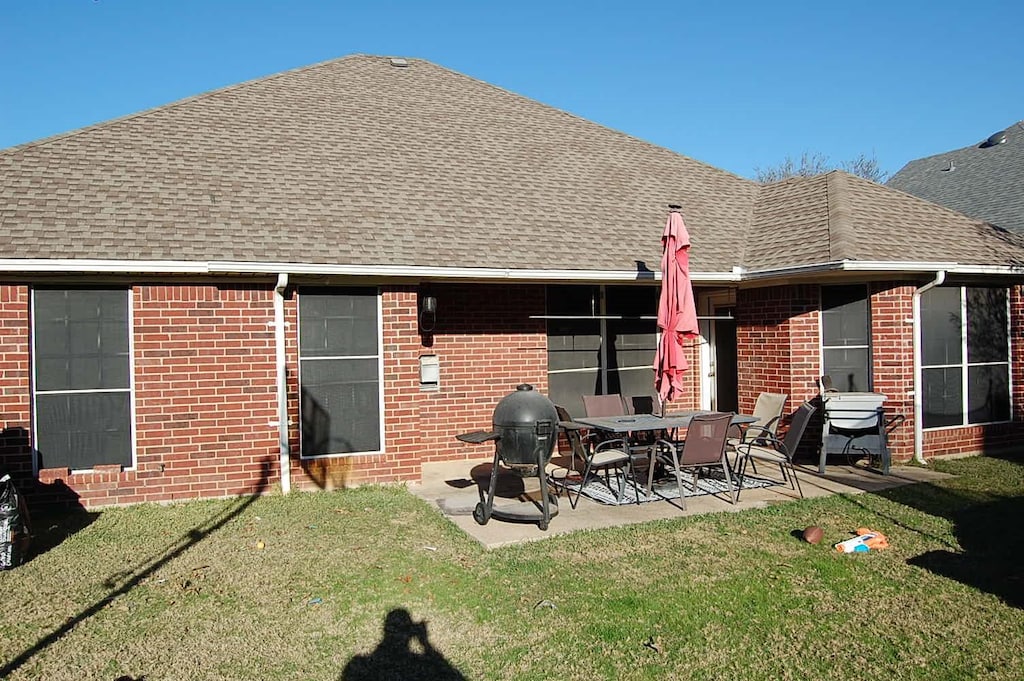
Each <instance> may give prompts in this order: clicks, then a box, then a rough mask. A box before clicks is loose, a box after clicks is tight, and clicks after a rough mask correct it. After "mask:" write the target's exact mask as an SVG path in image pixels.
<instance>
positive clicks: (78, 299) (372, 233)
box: [0, 55, 1024, 507]
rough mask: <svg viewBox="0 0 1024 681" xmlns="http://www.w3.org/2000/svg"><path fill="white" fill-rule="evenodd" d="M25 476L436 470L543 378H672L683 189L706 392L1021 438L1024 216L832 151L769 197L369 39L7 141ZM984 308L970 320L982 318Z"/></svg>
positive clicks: (230, 484) (941, 446) (6, 284)
mask: <svg viewBox="0 0 1024 681" xmlns="http://www.w3.org/2000/svg"><path fill="white" fill-rule="evenodd" d="M0 173H2V177H3V182H2V183H0V244H2V252H0V311H2V314H3V324H0V334H2V336H3V344H2V346H0V347H2V348H3V358H2V366H3V372H2V374H0V386H2V392H0V400H2V403H0V413H2V415H3V420H4V431H3V437H2V440H0V467H3V468H6V469H8V470H10V471H11V472H12V473H13V474H14V475H15V476H17V477H18V478H19V479H20V480H22V481H23V482H25V483H26V484H28V483H32V489H31V490H30V493H31V494H34V495H35V496H36V498H39V499H52V498H56V497H60V496H62V495H64V496H68V495H70V496H72V497H75V498H77V499H78V500H79V501H80V503H82V504H85V505H87V506H92V507H98V506H103V505H110V504H130V503H136V502H142V501H168V500H177V499H187V498H196V497H216V496H226V495H235V494H244V493H251V492H260V491H265V490H272V489H280V490H283V491H288V490H291V489H319V488H332V487H338V486H343V485H350V484H356V483H363V482H400V481H416V480H418V479H419V476H420V472H421V467H422V465H423V464H424V463H426V462H431V461H441V460H458V459H469V458H477V457H480V456H487V455H488V452H487V451H486V450H482V449H480V448H479V447H474V446H470V445H465V444H463V443H461V442H458V441H456V439H455V438H454V435H456V434H458V433H461V432H465V431H468V430H474V429H479V428H487V427H489V425H490V418H491V414H492V410H493V408H494V405H495V404H496V403H497V402H498V401H499V400H500V399H501V397H503V396H504V395H506V394H508V393H509V392H510V391H511V390H513V389H514V388H515V386H516V385H517V384H520V383H530V384H533V385H534V386H535V387H536V388H537V389H538V390H541V391H542V392H545V393H547V394H549V395H550V396H551V397H552V399H554V400H555V401H556V402H559V403H563V404H565V405H566V406H567V407H569V408H570V409H571V410H573V409H576V408H577V407H578V403H579V395H580V394H582V393H593V392H598V393H601V392H622V393H624V394H649V393H650V392H651V391H652V381H653V372H652V370H651V365H652V362H653V357H654V348H655V343H656V329H655V324H654V321H653V316H654V314H655V310H656V300H657V295H658V286H659V282H658V275H657V273H656V271H657V270H658V263H659V259H660V255H661V254H660V235H661V230H662V227H663V225H664V222H665V218H666V214H667V206H668V204H681V205H682V207H683V208H682V212H683V215H684V218H685V220H686V223H687V226H688V228H689V231H690V234H691V237H692V242H693V247H692V257H691V273H692V278H693V283H694V289H695V296H696V300H697V303H698V307H699V313H700V315H701V318H702V320H701V325H702V338H701V340H700V342H697V343H694V345H693V346H692V347H691V349H690V354H691V357H690V359H691V364H692V366H693V367H694V370H693V371H692V372H690V374H689V381H690V395H691V397H690V398H689V400H688V401H686V402H684V403H679V404H677V405H674V406H677V407H681V408H685V407H691V408H692V407H702V408H717V409H723V410H725V409H737V408H738V409H740V410H743V409H747V410H749V409H750V408H752V406H753V402H754V399H755V398H756V395H757V394H758V393H759V392H760V391H763V390H771V391H776V392H786V393H788V394H790V396H791V404H792V405H793V406H794V407H795V405H796V404H798V403H799V402H800V401H802V400H804V399H808V398H812V397H813V396H814V395H816V394H817V392H818V378H819V376H820V375H821V374H823V373H828V374H830V375H832V376H833V377H834V378H835V380H836V382H837V383H838V384H839V387H841V388H843V389H853V390H867V389H871V390H875V391H878V392H882V393H885V394H886V395H887V396H888V402H887V406H888V407H889V408H890V409H892V410H893V411H898V412H902V413H904V414H906V415H907V416H908V418H907V422H906V423H905V424H904V426H903V427H901V429H899V430H898V431H897V432H895V433H894V434H893V439H892V446H893V453H894V456H895V457H896V458H898V459H899V458H902V459H909V458H910V457H912V456H915V455H918V456H922V457H928V456H932V455H935V454H938V453H945V452H964V453H971V452H981V451H990V450H992V449H995V448H998V447H1001V446H1005V445H1008V444H1009V443H1010V442H1011V441H1012V440H1013V438H1014V436H1015V434H1016V433H1017V432H1018V423H1019V421H1020V420H1021V405H1022V404H1024V400H1022V394H1021V391H1022V388H1021V386H1024V380H1022V379H1024V376H1022V373H1021V372H1022V366H1021V363H1020V362H1019V361H1018V360H1017V359H1016V356H1015V354H1014V352H1013V350H1014V348H1015V346H1016V343H1017V342H1018V341H1019V339H1020V338H1021V335H1022V324H1024V305H1022V298H1021V289H1020V284H1021V282H1022V281H1024V278H1022V273H1021V270H1020V268H1019V265H1018V263H1020V262H1022V261H1024V245H1022V243H1021V241H1020V240H1018V239H1017V238H1016V237H1015V236H1014V235H1011V234H1007V233H1005V232H1003V231H1001V230H996V229H993V228H992V227H991V226H990V225H988V224H986V223H983V222H981V221H978V220H974V219H971V218H968V217H966V216H964V215H962V214H960V213H956V212H954V211H951V210H949V209H946V208H942V207H940V206H937V205H935V204H932V203H929V202H927V201H924V200H921V199H919V198H916V197H913V196H910V195H908V194H905V193H902V192H898V191H894V190H892V189H888V188H886V187H882V186H879V185H876V184H873V183H871V182H868V181H865V180H862V179H859V178H857V177H854V176H851V175H848V174H845V173H842V172H832V173H828V174H826V175H821V176H818V177H812V178H799V179H789V180H785V181H782V182H779V183H776V184H772V185H767V186H761V185H759V184H757V183H755V182H752V181H750V180H746V179H744V178H740V177H737V176H735V175H732V174H730V173H727V172H725V171H722V170H719V169H717V168H713V167H711V166H709V165H706V164H704V163H701V162H699V161H696V160H693V159H690V158H687V157H685V156H681V155H679V154H676V153H673V152H671V151H669V150H667V149H663V148H659V147H657V146H654V145H652V144H649V143H647V142H644V141H642V140H638V139H636V138H633V137H630V136H629V135H626V134H623V133H621V132H617V131H614V130H610V129H608V128H605V127H602V126H600V125H597V124H594V123H592V122H590V121H587V120H584V119H581V118H579V117H577V116H573V115H571V114H569V113H566V112H564V111H559V110H556V109H553V108H551V107H548V106H545V105H543V104H541V103H538V102H535V101H531V100H529V99H527V98H524V97H521V96H518V95H516V94H513V93H510V92H507V91H505V90H502V89H500V88H497V87H494V86H492V85H489V84H487V83H483V82H480V81H477V80H474V79H472V78H469V77H466V76H464V75H461V74H458V73H454V72H452V71H450V70H447V69H445V68H442V67H440V66H437V65H435V64H432V63H430V62H427V61H422V60H414V59H397V58H386V57H378V56H367V55H355V56H349V57H344V58H341V59H337V60H334V61H329V62H325V63H322V64H316V65H313V66H309V67H306V68H300V69H297V70H294V71H289V72H285V73H281V74H277V75H274V76H270V77H267V78H262V79H259V80H255V81H252V82H247V83H242V84H240V85H236V86H233V87H228V88H225V89H222V90H217V91H214V92H210V93H206V94H203V95H199V96H196V97H193V98H191V99H186V100H183V101H180V102H175V103H172V104H168V105H166V106H162V107H159V108H156V109H153V110H149V111H144V112H141V113H138V114H134V115H131V116H126V117H124V118H120V119H117V120H112V121H109V122H105V123H101V124H98V125H95V126H91V127H88V128H84V129H81V130H76V131H73V132H70V133H67V134H63V135H58V136H56V137H52V138H48V139H44V140H40V141H38V142H33V143H29V144H24V145H21V146H17V147H13V148H10V149H6V150H3V151H0ZM965 321H966V323H964V322H965Z"/></svg>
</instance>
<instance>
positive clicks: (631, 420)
mask: <svg viewBox="0 0 1024 681" xmlns="http://www.w3.org/2000/svg"><path fill="white" fill-rule="evenodd" d="M714 413H716V412H712V411H701V410H698V411H683V412H675V413H672V414H668V415H665V416H657V415H655V414H631V415H628V416H577V417H575V419H574V420H575V421H576V422H577V423H580V424H583V425H585V426H589V427H591V428H594V429H596V430H601V431H604V432H607V433H619V434H621V433H645V432H649V433H659V432H663V431H670V430H671V431H678V430H679V429H680V428H683V429H685V428H687V427H688V426H689V425H690V421H692V420H693V417H694V416H698V415H700V414H714ZM756 421H757V417H756V416H753V415H752V414H733V417H732V421H731V423H732V425H734V426H747V425H750V424H751V423H755V422H756ZM677 440H678V438H675V437H673V438H671V439H669V440H665V439H662V438H658V439H657V440H656V442H655V445H654V446H657V445H659V444H663V445H665V446H667V447H672V448H673V449H674V450H676V454H677V455H678V453H679V447H678V446H677V445H676V441H677ZM653 487H654V466H649V471H648V476H647V494H648V495H650V493H651V489H652V488H653Z"/></svg>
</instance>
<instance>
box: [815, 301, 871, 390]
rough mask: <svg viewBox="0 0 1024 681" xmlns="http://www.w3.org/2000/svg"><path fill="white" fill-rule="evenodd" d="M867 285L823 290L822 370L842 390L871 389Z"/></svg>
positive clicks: (836, 387)
mask: <svg viewBox="0 0 1024 681" xmlns="http://www.w3.org/2000/svg"><path fill="white" fill-rule="evenodd" d="M868 319H869V317H868V297H867V287H866V286H862V285H855V286H823V287H822V289H821V338H822V343H821V357H822V363H823V367H822V373H823V374H826V375H828V376H831V377H832V385H833V387H835V389H836V390H839V391H841V392H870V391H871V341H870V339H871V327H870V324H869V323H868Z"/></svg>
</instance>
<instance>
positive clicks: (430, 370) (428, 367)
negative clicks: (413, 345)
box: [420, 355, 441, 390]
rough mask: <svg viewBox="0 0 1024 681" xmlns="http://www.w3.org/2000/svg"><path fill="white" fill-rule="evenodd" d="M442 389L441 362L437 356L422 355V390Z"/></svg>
mask: <svg viewBox="0 0 1024 681" xmlns="http://www.w3.org/2000/svg"><path fill="white" fill-rule="evenodd" d="M440 387H441V361H440V359H439V358H438V356H437V355H420V389H422V390H436V389H438V388H440Z"/></svg>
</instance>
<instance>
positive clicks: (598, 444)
mask: <svg viewBox="0 0 1024 681" xmlns="http://www.w3.org/2000/svg"><path fill="white" fill-rule="evenodd" d="M555 411H557V412H558V420H559V422H560V423H559V425H561V427H562V432H564V433H565V437H566V440H568V442H569V447H570V454H569V457H570V458H569V466H568V469H567V471H570V472H571V471H574V470H577V469H576V459H577V458H579V460H580V463H582V464H583V472H582V474H581V476H580V481H579V485H580V486H579V489H578V490H577V491H576V498H575V499H573V496H572V491H571V490H569V489H568V487H566V494H567V495H568V497H569V505H570V506H571V507H572V508H574V509H575V508H576V504H578V503H579V501H580V496H581V495H582V494H583V488H584V487H585V486H586V484H587V481H588V480H589V478H590V474H591V473H594V476H595V479H597V480H600V481H601V482H603V483H604V485H605V487H607V488H608V489H609V490H610V491H611V492H612V493H613V494H615V500H616V503H619V504H621V503H622V500H623V498H624V497H625V495H626V481H627V480H629V479H633V476H632V466H631V457H630V455H629V448H628V445H627V442H626V440H625V439H624V438H616V439H610V440H603V441H599V440H598V439H597V437H596V435H597V434H596V433H593V432H590V433H588V432H586V431H585V430H584V427H583V426H582V425H581V424H578V423H576V422H575V421H573V419H572V415H570V414H569V411H568V410H567V409H566V408H565V407H562V406H559V405H557V404H556V405H555ZM611 471H615V473H616V475H617V477H618V479H619V484H618V489H615V488H613V487H612V482H611ZM602 473H603V474H604V477H603V478H602V477H601V474H602ZM566 475H567V476H568V475H569V473H568V472H567V473H566ZM633 486H634V489H635V488H636V480H635V479H633ZM639 502H640V496H639V493H638V494H637V503H639Z"/></svg>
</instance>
